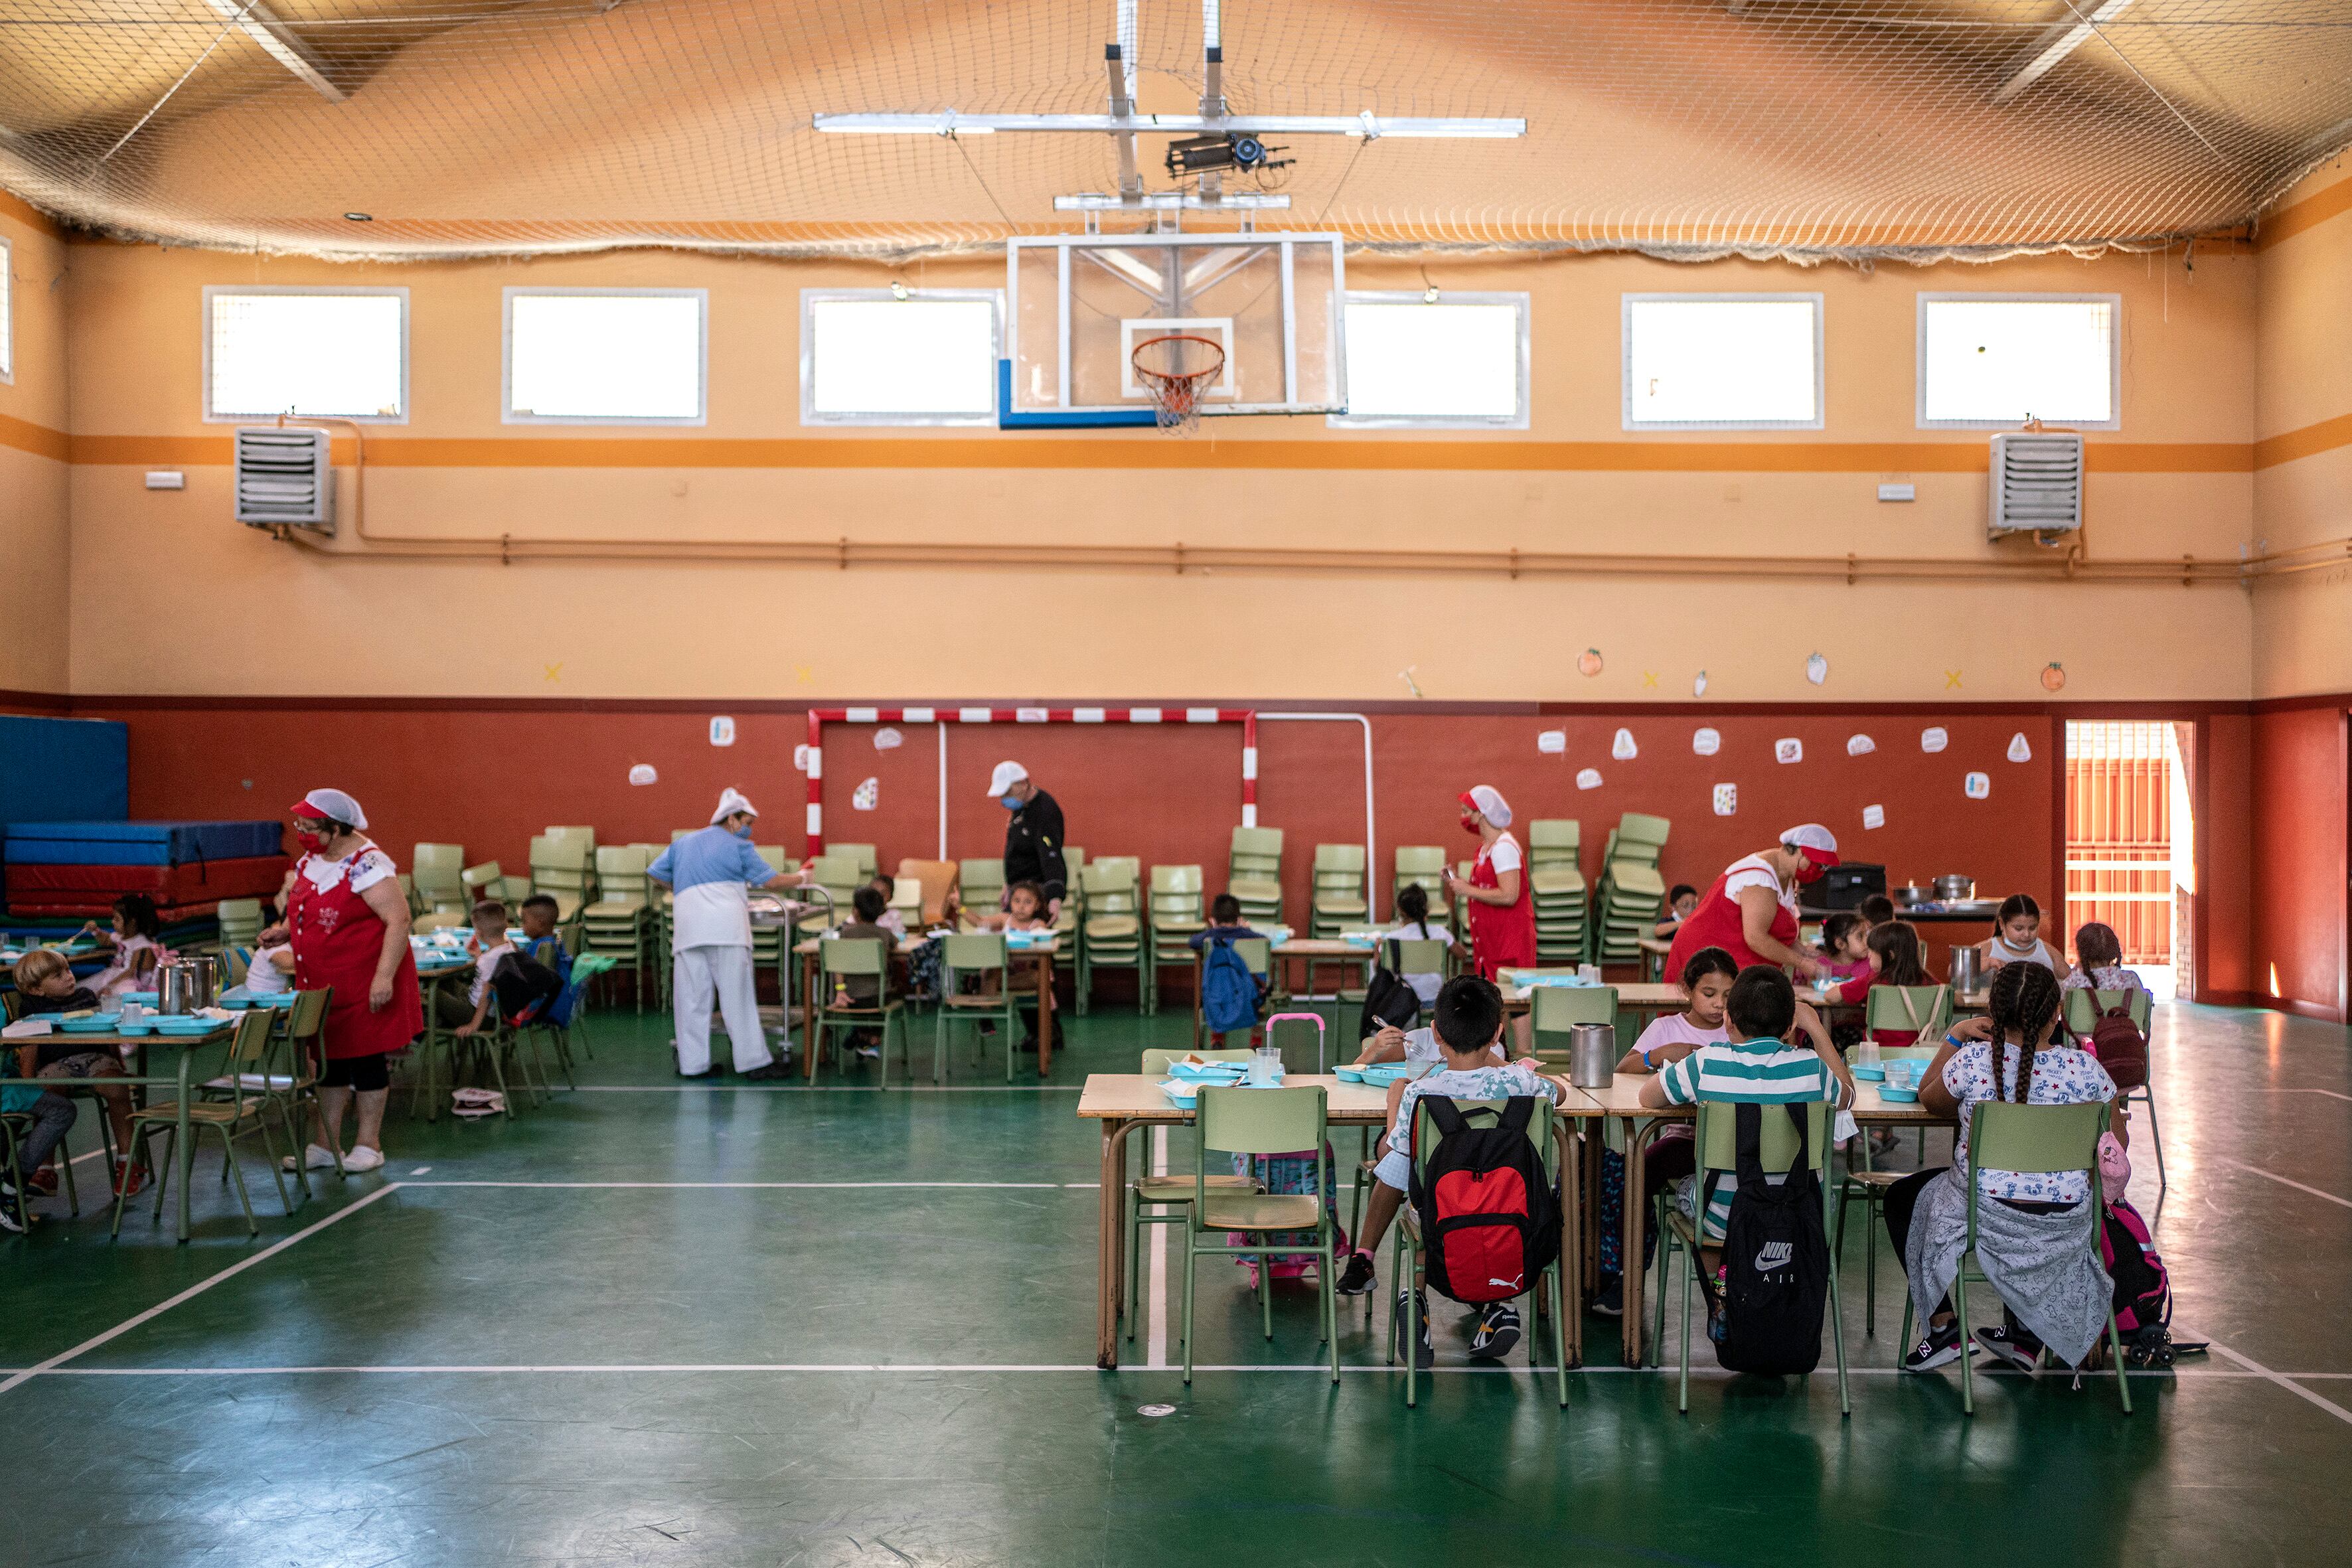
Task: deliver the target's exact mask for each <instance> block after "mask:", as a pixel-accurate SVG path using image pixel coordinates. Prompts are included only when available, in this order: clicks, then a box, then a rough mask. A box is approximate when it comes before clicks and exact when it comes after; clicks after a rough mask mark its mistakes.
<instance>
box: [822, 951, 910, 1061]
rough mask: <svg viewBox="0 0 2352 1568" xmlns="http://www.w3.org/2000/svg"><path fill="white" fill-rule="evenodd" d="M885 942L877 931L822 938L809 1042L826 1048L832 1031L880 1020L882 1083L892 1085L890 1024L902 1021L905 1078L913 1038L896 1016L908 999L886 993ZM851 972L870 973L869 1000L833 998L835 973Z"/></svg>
mask: <svg viewBox="0 0 2352 1568" xmlns="http://www.w3.org/2000/svg"><path fill="white" fill-rule="evenodd" d="M889 948H890V944H889V943H887V942H884V941H882V940H881V939H880V938H878V937H838V936H830V937H824V938H821V939H820V940H819V941H818V942H817V948H816V951H817V967H818V969H819V970H820V971H821V973H820V974H819V976H818V979H817V987H816V994H815V995H814V996H812V997H810V998H808V1003H809V1005H812V1006H814V1009H815V1014H814V1016H815V1021H816V1033H815V1035H814V1037H813V1040H812V1043H811V1045H810V1047H809V1050H810V1052H811V1054H812V1055H815V1054H819V1053H822V1052H823V1051H824V1047H825V1043H826V1041H827V1040H828V1039H830V1038H831V1032H832V1031H835V1030H839V1029H862V1028H865V1027H866V1026H867V1025H869V1024H877V1023H878V1024H880V1025H881V1026H882V1058H881V1059H882V1082H881V1086H880V1087H882V1088H884V1089H887V1088H889V1087H890V1026H891V1025H893V1024H898V1025H900V1027H899V1031H898V1034H899V1039H900V1046H901V1048H902V1049H903V1050H904V1051H905V1052H906V1055H907V1079H908V1082H910V1083H911V1082H912V1081H913V1080H914V1077H915V1047H914V1043H913V1042H912V1041H911V1040H908V1038H907V1037H906V1033H907V1032H906V1028H905V1026H904V1021H903V1020H902V1018H901V1017H900V1015H901V1014H902V1013H903V1012H904V1011H905V1010H906V1004H905V1003H904V1002H903V1001H901V1000H900V999H899V998H898V997H896V996H893V995H891V994H890V951H889ZM850 975H866V976H871V977H872V978H873V980H874V982H875V1000H874V1001H873V1002H871V1003H865V1002H836V1001H835V1000H834V999H833V994H834V984H833V983H834V980H835V977H836V976H850ZM809 1070H810V1071H811V1072H812V1073H814V1071H815V1070H816V1064H815V1063H814V1061H812V1062H811V1063H810V1064H809Z"/></svg>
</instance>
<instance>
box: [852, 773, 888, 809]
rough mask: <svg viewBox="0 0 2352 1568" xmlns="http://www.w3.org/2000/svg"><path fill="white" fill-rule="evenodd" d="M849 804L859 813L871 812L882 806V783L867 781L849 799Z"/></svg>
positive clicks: (879, 781)
mask: <svg viewBox="0 0 2352 1568" xmlns="http://www.w3.org/2000/svg"><path fill="white" fill-rule="evenodd" d="M849 804H850V805H851V807H852V808H854V809H856V810H858V811H871V810H873V809H874V808H875V807H876V806H877V805H881V804H882V781H881V780H880V779H867V780H866V782H865V783H864V784H859V785H858V786H857V792H856V794H855V795H851V796H850V797H849Z"/></svg>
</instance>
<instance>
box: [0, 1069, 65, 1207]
mask: <svg viewBox="0 0 2352 1568" xmlns="http://www.w3.org/2000/svg"><path fill="white" fill-rule="evenodd" d="M32 1054H33V1053H32V1052H31V1051H30V1050H29V1049H20V1050H19V1051H18V1052H17V1057H18V1058H19V1059H18V1062H17V1063H16V1066H15V1067H14V1068H11V1069H10V1070H12V1071H13V1072H15V1073H16V1075H17V1076H20V1077H29V1076H30V1075H29V1074H28V1073H26V1071H25V1060H24V1058H29V1057H30V1056H31V1055H32ZM0 1116H21V1117H24V1118H26V1120H27V1121H29V1122H30V1123H31V1125H30V1126H27V1127H26V1128H23V1129H22V1130H21V1131H18V1133H17V1134H16V1169H15V1170H13V1171H12V1170H0V1231H5V1232H7V1233H8V1234H9V1235H10V1236H22V1235H24V1234H25V1225H24V1221H22V1220H20V1219H18V1218H17V1217H16V1205H17V1201H18V1194H17V1191H16V1171H22V1172H23V1173H25V1185H26V1187H27V1188H29V1189H30V1193H31V1194H32V1195H38V1196H42V1197H47V1196H48V1195H50V1194H54V1193H56V1191H57V1190H58V1173H56V1172H55V1171H53V1170H51V1169H50V1168H49V1156H50V1155H51V1154H52V1153H54V1152H56V1150H57V1146H58V1140H59V1139H61V1138H63V1137H64V1136H65V1135H66V1129H68V1128H69V1127H71V1126H72V1125H73V1124H74V1103H73V1101H72V1100H68V1099H67V1098H66V1097H65V1096H64V1095H62V1094H59V1093H58V1092H57V1091H56V1090H55V1089H41V1088H37V1087H36V1086H35V1085H32V1084H26V1083H12V1084H6V1085H0Z"/></svg>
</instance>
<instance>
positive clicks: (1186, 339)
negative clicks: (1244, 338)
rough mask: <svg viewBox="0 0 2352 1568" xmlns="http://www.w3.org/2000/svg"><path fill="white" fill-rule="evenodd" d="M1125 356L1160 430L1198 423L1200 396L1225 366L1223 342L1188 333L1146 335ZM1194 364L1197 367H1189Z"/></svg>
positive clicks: (1185, 427)
mask: <svg viewBox="0 0 2352 1568" xmlns="http://www.w3.org/2000/svg"><path fill="white" fill-rule="evenodd" d="M1129 363H1132V364H1133V365H1134V366H1135V379H1136V380H1138V381H1139V382H1141V383H1142V384H1143V388H1144V391H1145V392H1147V393H1148V394H1150V397H1151V407H1152V410H1153V412H1154V413H1156V414H1157V415H1158V416H1159V417H1160V428H1161V429H1162V430H1190V429H1192V428H1193V427H1194V426H1197V425H1199V424H1200V423H1201V395H1202V392H1203V391H1204V390H1205V389H1206V388H1207V386H1208V384H1210V383H1211V382H1213V381H1215V380H1216V379H1217V377H1218V376H1220V375H1222V374H1224V369H1225V349H1224V345H1223V343H1220V342H1217V340H1216V339H1214V338H1203V337H1196V336H1194V335H1193V334H1192V333H1190V332H1169V333H1165V334H1163V335H1162V336H1160V337H1156V338H1146V339H1145V340H1144V341H1143V342H1139V343H1138V344H1136V345H1135V353H1133V354H1131V355H1130V356H1129ZM1195 363H1199V364H1200V365H1201V368H1200V369H1198V370H1195V369H1193V368H1192V366H1193V365H1194V364H1195Z"/></svg>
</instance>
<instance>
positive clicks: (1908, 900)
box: [1895, 882, 1936, 904]
mask: <svg viewBox="0 0 2352 1568" xmlns="http://www.w3.org/2000/svg"><path fill="white" fill-rule="evenodd" d="M1935 896H1936V890H1935V889H1933V888H1923V887H1921V886H1920V885H1919V884H1918V883H1916V882H1906V883H1904V884H1903V886H1901V887H1899V888H1897V889H1895V902H1896V903H1898V904H1924V903H1926V902H1927V900H1930V899H1932V898H1934V897H1935Z"/></svg>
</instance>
